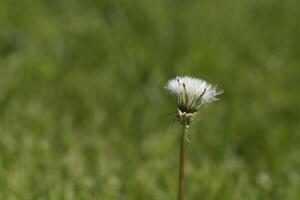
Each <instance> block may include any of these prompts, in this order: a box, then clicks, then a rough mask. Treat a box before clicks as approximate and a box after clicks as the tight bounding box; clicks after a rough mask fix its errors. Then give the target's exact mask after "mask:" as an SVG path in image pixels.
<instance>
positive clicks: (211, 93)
mask: <svg viewBox="0 0 300 200" xmlns="http://www.w3.org/2000/svg"><path fill="white" fill-rule="evenodd" d="M165 88H166V89H167V90H169V91H170V92H171V93H172V94H175V95H176V96H177V106H178V108H177V114H176V120H177V121H178V122H179V123H180V124H181V125H182V135H181V142H180V155H179V157H180V158H179V163H180V165H179V185H178V200H183V191H184V160H185V139H186V134H187V129H188V128H189V126H190V123H191V122H192V121H193V119H194V118H195V116H196V114H197V113H198V112H199V111H200V108H201V107H202V106H203V105H205V104H209V103H211V102H213V101H215V100H217V98H216V96H217V95H220V94H221V93H222V91H220V90H218V89H217V87H216V86H213V85H211V84H209V83H207V82H206V81H204V80H202V79H197V78H192V77H189V76H184V77H176V78H175V79H172V80H169V81H168V83H167V85H166V86H165Z"/></svg>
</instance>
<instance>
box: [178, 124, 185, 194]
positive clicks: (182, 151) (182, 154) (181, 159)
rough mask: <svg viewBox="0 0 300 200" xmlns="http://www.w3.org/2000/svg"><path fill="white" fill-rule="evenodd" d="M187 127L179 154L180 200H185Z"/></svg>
mask: <svg viewBox="0 0 300 200" xmlns="http://www.w3.org/2000/svg"><path fill="white" fill-rule="evenodd" d="M186 129H187V126H186V124H184V125H183V128H182V134H181V141H180V152H179V183H178V200H183V193H184V159H185V134H186Z"/></svg>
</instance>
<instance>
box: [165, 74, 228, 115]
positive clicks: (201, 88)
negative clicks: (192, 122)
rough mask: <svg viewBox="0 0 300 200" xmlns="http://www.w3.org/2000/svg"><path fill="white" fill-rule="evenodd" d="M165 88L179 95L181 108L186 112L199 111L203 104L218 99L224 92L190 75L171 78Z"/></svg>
mask: <svg viewBox="0 0 300 200" xmlns="http://www.w3.org/2000/svg"><path fill="white" fill-rule="evenodd" d="M165 88H166V89H168V90H169V91H170V92H171V93H173V94H176V95H177V99H178V106H179V109H181V111H184V112H197V111H198V109H199V108H200V106H201V105H202V104H206V103H210V102H212V101H215V100H217V98H216V96H217V95H219V94H221V93H222V91H220V90H218V89H217V87H216V86H213V85H211V84H209V83H207V82H206V81H204V80H202V79H198V78H192V77H189V76H184V77H176V78H175V79H172V80H169V81H168V83H167V85H166V86H165Z"/></svg>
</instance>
